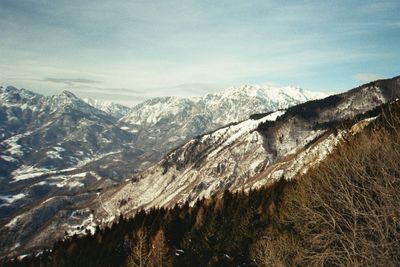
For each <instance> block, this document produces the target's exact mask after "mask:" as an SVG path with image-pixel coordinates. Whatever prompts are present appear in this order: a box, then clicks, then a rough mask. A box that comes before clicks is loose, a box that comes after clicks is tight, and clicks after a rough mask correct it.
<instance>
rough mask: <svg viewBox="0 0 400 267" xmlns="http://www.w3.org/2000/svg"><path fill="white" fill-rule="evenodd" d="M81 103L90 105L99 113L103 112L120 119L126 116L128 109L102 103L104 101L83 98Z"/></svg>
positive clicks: (115, 104) (108, 102)
mask: <svg viewBox="0 0 400 267" xmlns="http://www.w3.org/2000/svg"><path fill="white" fill-rule="evenodd" d="M83 101H85V102H86V103H88V104H89V105H91V106H92V107H95V108H97V109H99V110H101V111H104V112H105V113H107V114H109V115H111V116H113V117H115V118H117V119H120V118H122V117H123V116H124V115H126V114H127V113H128V112H129V110H130V108H128V107H126V106H124V105H121V104H117V103H114V102H111V101H104V100H96V99H91V98H83Z"/></svg>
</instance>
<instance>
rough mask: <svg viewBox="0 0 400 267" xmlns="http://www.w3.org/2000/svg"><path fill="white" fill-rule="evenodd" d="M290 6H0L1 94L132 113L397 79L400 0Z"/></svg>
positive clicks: (30, 1) (30, 0)
mask: <svg viewBox="0 0 400 267" xmlns="http://www.w3.org/2000/svg"><path fill="white" fill-rule="evenodd" d="M287 2H289V1H285V3H286V4H284V5H283V4H282V2H281V1H265V0H260V1H174V0H172V1H108V0H99V1H81V0H79V1H78V0H69V1H66V0H59V1H50V0H48V1H46V0H39V1H38V0H26V1H15V0H2V1H0V16H1V20H0V28H1V32H2V37H1V40H0V85H14V86H16V87H24V88H27V89H31V90H33V91H36V92H40V93H43V94H46V95H49V94H57V93H59V92H61V91H62V90H70V91H72V92H74V93H75V94H77V95H79V96H81V97H89V98H95V99H103V100H110V101H114V102H119V103H122V104H125V105H133V104H135V103H138V102H140V101H143V100H144V99H147V98H150V97H154V96H165V95H176V96H201V95H204V94H206V93H211V92H216V91H220V90H222V89H224V88H226V87H229V86H239V85H243V84H260V85H265V84H274V85H277V84H278V85H279V84H282V85H295V86H300V87H302V88H305V89H309V90H315V91H325V92H326V91H342V90H345V89H350V88H352V87H354V86H356V85H358V84H360V83H364V82H368V81H371V80H375V79H379V78H385V77H392V76H395V75H398V74H399V71H400V60H399V59H400V46H399V43H400V17H399V16H398V11H399V10H400V1H398V0H394V1H368V0H367V1H366V0H363V1H361V0H357V1H290V3H287ZM350 2H351V3H350Z"/></svg>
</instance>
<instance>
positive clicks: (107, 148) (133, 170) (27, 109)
mask: <svg viewBox="0 0 400 267" xmlns="http://www.w3.org/2000/svg"><path fill="white" fill-rule="evenodd" d="M323 95H324V94H321V93H313V92H309V91H305V90H302V89H300V88H294V87H282V88H278V87H260V86H243V87H238V88H229V89H227V90H225V91H223V92H221V93H217V94H209V95H206V96H205V97H202V98H177V97H162V98H154V99H150V100H147V101H145V102H143V103H140V104H138V105H136V106H134V107H132V108H127V107H124V106H122V105H118V104H113V103H109V102H102V101H96V100H91V99H81V98H79V97H77V96H75V95H74V94H73V93H71V92H68V91H64V92H62V93H61V94H60V95H55V96H43V95H40V94H36V93H33V92H31V91H28V90H25V89H17V88H14V87H10V86H9V87H5V88H4V87H1V88H0V119H1V122H2V123H1V125H0V136H1V138H0V147H1V152H0V226H1V228H0V234H1V236H2V237H3V238H2V241H0V248H1V252H2V255H3V256H5V255H13V254H18V253H21V252H24V251H30V250H32V249H37V248H40V247H43V246H47V245H49V244H51V243H52V242H53V241H54V240H55V239H57V238H63V236H64V235H65V234H66V233H67V235H72V234H75V233H82V232H84V230H85V229H91V230H94V227H95V226H97V225H100V224H105V223H108V222H112V221H113V219H114V218H115V216H117V215H118V214H119V212H120V209H119V208H115V203H116V202H117V203H118V205H120V206H121V207H122V206H124V205H121V203H122V202H124V203H125V202H126V203H125V204H126V205H125V207H123V208H122V209H121V210H123V211H125V210H126V212H133V211H134V210H136V209H137V208H138V207H144V206H146V205H147V206H151V205H153V204H154V205H158V204H166V203H170V204H172V203H178V202H182V201H185V200H188V199H192V200H194V199H196V198H197V197H199V196H207V195H209V194H210V193H213V192H216V191H218V190H219V189H221V188H229V187H228V186H226V184H225V182H222V183H220V184H219V185H215V183H212V182H210V181H209V179H210V178H207V177H202V176H199V179H203V178H204V181H202V182H200V180H199V182H198V183H196V184H193V186H195V191H196V192H198V193H195V194H192V195H187V196H186V197H176V196H173V195H171V194H166V193H164V195H162V194H161V195H160V194H159V192H158V191H157V190H164V189H165V186H161V185H160V186H159V187H157V188H158V189H157V190H156V191H155V192H154V189H150V188H146V187H148V183H149V182H150V181H151V182H150V183H152V181H153V179H154V178H151V175H148V173H149V172H152V171H153V172H154V171H155V170H158V169H159V168H160V166H162V167H161V168H162V170H163V171H162V173H163V174H165V177H168V178H166V179H162V181H163V182H162V183H163V184H165V183H168V184H170V188H169V190H171V189H172V190H176V193H178V192H179V191H181V190H183V191H185V190H186V191H187V190H192V187H188V188H187V189H185V190H184V187H181V188H180V189H179V188H178V189H177V188H176V186H179V184H180V182H179V181H181V182H182V183H183V184H187V183H188V182H186V179H187V178H181V177H179V176H180V174H179V173H176V174H175V173H172V172H171V171H169V170H170V169H171V170H172V169H173V168H170V167H171V165H175V164H176V165H177V166H178V167H177V168H176V169H178V170H179V169H180V170H184V169H185V168H186V169H187V166H188V165H191V164H192V163H193V161H194V160H197V158H199V157H203V158H204V153H205V151H203V150H204V148H203V147H204V146H207V147H208V148H207V149H206V151H211V150H216V148H217V147H220V151H214V154H221V156H222V155H225V154H224V153H226V152H224V151H227V150H228V149H225V148H226V147H229V146H231V145H232V144H233V143H235V142H238V140H240V138H242V141H243V142H247V141H248V140H249V139H248V138H249V137H248V136H249V135H253V137H251V138H255V139H254V140H253V139H252V141H251V143H252V144H254V145H255V146H254V147H255V148H257V149H259V147H257V146H259V145H260V143H262V142H263V141H262V140H263V138H261V137H257V136H255V137H254V131H255V130H256V128H257V127H258V125H259V124H260V123H261V122H267V121H269V120H273V119H275V118H276V117H277V116H278V115H281V114H283V111H278V112H275V113H272V114H270V115H269V116H267V117H263V115H258V116H259V117H260V118H259V119H254V118H252V119H248V118H249V117H250V115H252V114H254V113H270V112H272V111H275V110H278V109H286V108H288V107H291V106H294V105H297V104H299V103H302V102H305V101H308V100H312V99H315V98H320V97H322V96H323ZM264 115H265V114H264ZM238 122H239V123H238ZM228 124H232V125H230V126H228V127H227V126H226V125H228ZM221 127H222V128H221ZM218 128H221V129H219V130H217V129H218ZM205 132H210V133H209V134H208V135H203V134H204V133H205ZM201 135H203V136H202V137H201ZM207 136H208V137H207ZM191 138H195V139H191ZM257 138H259V139H257ZM203 139H204V143H203V142H202V141H203ZM215 139H216V140H218V142H216V143H215ZM199 140H201V142H200V143H201V145H200V146H199V144H198V143H199ZM185 142H189V143H186V144H185ZM181 145H183V146H181ZM174 148H176V150H174V151H173V152H172V153H169V154H168V155H167V156H166V157H163V156H164V155H165V154H166V153H167V152H168V151H171V150H172V149H174ZM250 149H252V148H251V147H248V150H246V151H250ZM199 152H201V153H203V154H202V155H199ZM220 152H221V153H220ZM178 153H183V154H184V155H185V157H182V159H181V160H182V162H178V160H179V159H180V157H181V156H179V155H178ZM201 153H200V154H201ZM259 153H263V151H262V150H260V151H259ZM243 154H246V153H243ZM259 156H260V155H259ZM255 158H257V156H255ZM228 159H229V158H226V159H225V161H227V160H228ZM160 160H161V161H160ZM248 160H250V159H248ZM257 160H258V163H257V164H256V163H253V164H252V167H251V168H250V169H249V168H248V166H247V165H246V163H245V162H243V164H244V166H241V168H244V169H237V168H236V167H235V171H231V173H230V174H229V175H230V178H229V179H230V181H231V183H232V184H235V185H236V186H240V184H242V181H244V180H243V179H244V178H242V177H240V178H239V179H238V180H236V182H234V181H235V179H236V178H235V177H236V176H237V175H238V174H239V173H240V172H241V171H244V172H248V174H247V176H250V175H252V174H255V173H256V172H255V171H254V169H257V170H259V168H261V165H262V161H263V160H261V159H260V158H259V159H257ZM158 161H160V162H159V163H157V162H158ZM154 163H157V164H156V165H154V167H150V166H152V164H154ZM215 163H216V162H215ZM197 164H199V163H197ZM218 164H219V167H218V168H220V169H221V170H222V169H224V168H225V167H224V162H219V163H218ZM255 165H257V166H255ZM259 165H260V166H259ZM149 167H150V168H149ZM207 168H209V167H207ZM213 168H214V167H213ZM230 168H231V167H230ZM246 168H247V169H248V170H246ZM176 176H178V178H179V179H177V180H176V181H177V182H178V184H176V183H172V182H169V181H170V179H171V177H176ZM174 179H175V178H174ZM137 182H139V183H140V184H136V183H137ZM156 184H157V183H154V185H156ZM127 185H128V186H127ZM130 185H133V187H134V188H136V187H137V188H138V190H137V191H136V193H135V194H139V195H142V197H143V198H144V200H142V199H141V198H138V199H137V200H135V201H137V202H136V204H134V205H132V203H129V202H130V200H129V199H130V198H131V197H123V198H121V197H120V196H121V194H122V195H124V193H123V192H126V191H128V192H130V191H132V188H130ZM143 186H144V187H143ZM210 186H211V189H210ZM185 187H187V186H186V185H185ZM141 188H143V189H144V190H145V191H146V194H144V192H145V191H140V190H142V189H141ZM182 194H183V193H182V192H181V193H180V195H182ZM107 196H109V197H107ZM132 196H133V195H132ZM164 196H165V197H166V198H165V200H164V201H163V203H157V201H155V200H154V199H159V198H161V197H162V198H164ZM146 197H147V198H146ZM171 198H174V200H173V201H172V200H171V201H168V199H171ZM110 208H111V209H112V210H111V211H110V210H109V209H110Z"/></svg>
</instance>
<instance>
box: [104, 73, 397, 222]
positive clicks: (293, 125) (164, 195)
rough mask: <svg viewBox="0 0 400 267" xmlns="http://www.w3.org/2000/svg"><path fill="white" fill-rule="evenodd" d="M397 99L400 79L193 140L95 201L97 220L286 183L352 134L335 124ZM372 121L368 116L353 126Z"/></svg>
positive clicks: (362, 87)
mask: <svg viewBox="0 0 400 267" xmlns="http://www.w3.org/2000/svg"><path fill="white" fill-rule="evenodd" d="M399 96H400V78H399V77H396V78H393V79H390V80H382V81H377V82H374V83H370V84H366V85H363V86H360V87H358V88H355V89H353V90H351V91H349V92H346V93H343V94H339V95H334V96H330V97H327V98H325V99H321V100H314V101H309V102H306V103H304V104H300V105H297V106H294V107H291V108H288V109H287V110H286V111H285V112H281V111H278V112H276V113H272V114H270V115H260V117H261V118H260V119H258V120H252V119H249V120H246V121H244V122H242V123H239V124H237V125H231V126H227V127H224V128H222V129H220V130H217V131H215V132H212V133H210V134H207V135H204V136H200V137H198V138H195V139H192V140H190V141H189V142H187V143H186V144H185V145H183V146H181V147H179V148H177V149H176V150H175V151H173V152H171V153H169V154H168V155H167V156H166V157H164V159H163V160H161V161H160V162H159V163H158V164H156V165H154V166H153V167H151V168H149V169H147V170H145V171H144V172H142V173H140V174H139V175H138V176H136V177H134V179H133V180H132V182H129V183H127V184H126V185H125V186H123V187H121V188H120V189H118V190H117V191H114V192H113V193H111V194H107V193H104V195H102V196H100V197H101V198H102V201H101V205H99V207H98V213H99V214H98V217H99V218H102V219H105V218H106V219H105V220H109V219H110V218H113V217H115V216H117V215H118V214H119V213H122V214H126V215H127V214H133V212H134V211H135V210H137V209H140V208H150V207H152V206H173V205H175V204H176V203H183V202H185V201H189V202H191V203H194V201H196V200H197V199H199V198H201V197H208V196H210V195H212V194H214V193H217V192H221V191H223V190H226V189H229V190H240V189H242V188H244V189H249V188H255V187H259V186H262V185H265V184H267V183H269V182H271V181H273V180H276V179H279V178H281V177H285V178H286V179H291V178H292V177H293V176H294V175H295V174H297V173H298V172H305V171H306V170H307V169H308V168H310V167H311V166H312V165H314V164H316V162H318V161H319V160H321V159H323V158H324V156H325V155H327V154H328V153H329V152H330V151H331V150H332V149H333V148H334V146H335V144H337V143H339V142H340V141H341V140H342V139H343V138H344V137H343V135H346V134H350V133H348V132H336V131H333V129H334V127H333V126H335V125H339V124H341V123H344V122H345V121H346V120H349V119H353V118H355V117H356V116H358V115H360V114H362V113H364V112H367V111H370V110H373V109H374V108H375V107H378V106H380V105H381V104H384V103H387V102H389V101H393V100H395V99H396V98H397V97H399ZM262 116H264V117H262ZM270 118H274V119H275V118H276V120H271V119H270ZM373 119H374V118H373V117H368V116H367V117H366V120H365V121H362V122H360V125H354V129H357V128H362V127H363V126H365V125H367V124H368V123H369V122H370V121H372V120H373ZM138 189H139V190H138Z"/></svg>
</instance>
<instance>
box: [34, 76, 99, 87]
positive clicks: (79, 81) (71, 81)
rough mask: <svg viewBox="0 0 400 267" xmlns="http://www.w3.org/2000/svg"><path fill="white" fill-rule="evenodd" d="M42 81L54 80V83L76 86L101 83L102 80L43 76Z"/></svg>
mask: <svg viewBox="0 0 400 267" xmlns="http://www.w3.org/2000/svg"><path fill="white" fill-rule="evenodd" d="M42 81H44V82H52V83H61V84H65V85H68V86H75V85H77V84H78V85H79V84H98V83H101V82H100V81H95V80H89V79H84V78H48V77H46V78H43V79H42Z"/></svg>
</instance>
